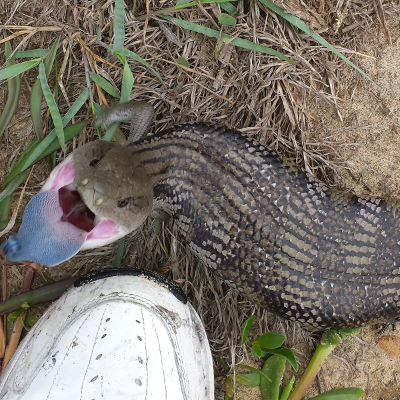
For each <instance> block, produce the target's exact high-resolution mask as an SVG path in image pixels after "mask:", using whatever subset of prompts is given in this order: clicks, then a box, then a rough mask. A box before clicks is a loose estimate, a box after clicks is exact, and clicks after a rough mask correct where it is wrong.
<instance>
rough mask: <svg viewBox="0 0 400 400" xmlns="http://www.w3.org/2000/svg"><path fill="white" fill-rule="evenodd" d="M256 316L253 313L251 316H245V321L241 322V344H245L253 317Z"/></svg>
mask: <svg viewBox="0 0 400 400" xmlns="http://www.w3.org/2000/svg"><path fill="white" fill-rule="evenodd" d="M255 318H256V316H255V315H252V316H251V317H249V318H247V319H246V321H245V322H244V324H243V328H242V341H241V344H245V343H246V342H247V340H248V337H247V336H248V334H249V332H250V329H251V327H252V326H253V322H254V319H255Z"/></svg>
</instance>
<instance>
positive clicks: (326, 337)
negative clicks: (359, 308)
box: [225, 315, 365, 400]
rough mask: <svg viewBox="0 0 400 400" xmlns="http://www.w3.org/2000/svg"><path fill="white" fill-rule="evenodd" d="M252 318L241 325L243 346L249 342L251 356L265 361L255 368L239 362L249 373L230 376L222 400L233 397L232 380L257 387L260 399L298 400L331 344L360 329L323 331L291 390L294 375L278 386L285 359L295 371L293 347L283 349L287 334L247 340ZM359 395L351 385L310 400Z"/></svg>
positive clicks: (349, 398) (341, 399)
mask: <svg viewBox="0 0 400 400" xmlns="http://www.w3.org/2000/svg"><path fill="white" fill-rule="evenodd" d="M254 319H255V316H254V315H252V316H251V317H250V318H248V319H247V320H246V322H245V323H244V324H243V328H242V345H243V344H247V345H250V347H251V349H252V352H251V355H252V356H257V357H258V358H263V359H264V358H265V361H264V364H263V366H262V368H261V369H256V368H253V367H250V366H248V365H240V368H244V369H247V370H249V371H251V373H245V374H244V373H237V374H236V375H229V376H228V377H227V378H226V381H225V400H231V399H233V396H234V393H233V386H234V385H233V380H234V379H235V381H236V382H237V383H239V384H242V385H244V386H246V387H256V386H260V390H261V397H262V399H263V400H300V399H301V398H302V397H303V396H304V394H305V392H306V390H307V389H308V387H309V386H310V384H311V382H312V381H313V380H314V378H315V377H316V375H317V373H318V371H319V368H320V366H321V364H322V363H323V362H324V360H325V358H326V357H327V356H328V355H329V354H330V353H331V351H332V350H333V349H334V347H335V346H337V345H338V344H339V343H340V342H341V341H342V340H343V339H345V338H346V337H347V336H349V335H352V334H356V333H358V332H359V330H358V329H342V330H334V329H331V330H327V331H325V332H324V333H323V335H322V339H321V343H320V344H319V345H318V347H317V349H316V350H315V353H314V355H313V357H312V359H311V361H310V363H309V365H308V367H307V369H306V371H305V372H304V374H303V376H302V377H301V379H300V381H299V383H298V384H297V386H296V387H295V388H294V390H293V391H292V392H291V390H292V387H293V384H294V381H295V378H294V376H293V377H292V378H291V379H290V380H289V382H288V383H287V384H286V386H285V387H284V388H282V387H281V382H282V378H283V373H284V371H285V364H286V362H287V361H288V362H289V363H290V364H291V366H292V368H293V369H294V370H295V371H296V372H297V371H298V364H297V361H296V358H295V356H294V354H293V352H292V350H290V349H285V348H282V345H283V343H284V342H285V340H286V336H285V335H281V334H279V333H273V332H266V333H263V334H262V335H261V336H259V337H258V338H257V339H256V340H254V341H250V340H249V338H248V334H249V332H250V330H251V327H252V325H253V322H254ZM290 392H291V393H290ZM362 396H365V393H364V391H363V390H362V389H359V388H353V387H351V388H344V389H333V390H329V391H328V392H325V393H322V394H320V395H318V396H316V397H313V400H354V399H358V398H360V397H362Z"/></svg>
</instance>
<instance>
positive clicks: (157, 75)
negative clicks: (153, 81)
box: [118, 48, 166, 87]
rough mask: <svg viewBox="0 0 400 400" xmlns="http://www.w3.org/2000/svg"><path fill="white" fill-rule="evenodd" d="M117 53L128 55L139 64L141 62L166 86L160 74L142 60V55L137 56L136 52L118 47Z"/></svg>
mask: <svg viewBox="0 0 400 400" xmlns="http://www.w3.org/2000/svg"><path fill="white" fill-rule="evenodd" d="M118 54H120V55H122V56H125V57H128V58H132V60H135V61H139V62H140V63H141V64H143V65H144V66H145V67H146V68H147V69H148V70H149V71H150V72H151V73H152V74H153V75H154V76H155V77H157V79H158V80H159V81H160V82H161V83H162V84H163V86H164V87H166V85H165V83H164V81H163V80H162V79H161V76H160V75H159V74H158V72H156V71H155V70H154V68H153V67H152V66H151V65H150V64H149V63H148V62H147V61H145V60H143V58H142V57H140V56H138V55H137V54H136V53H134V52H133V51H130V50H128V49H125V48H123V49H120V50H118Z"/></svg>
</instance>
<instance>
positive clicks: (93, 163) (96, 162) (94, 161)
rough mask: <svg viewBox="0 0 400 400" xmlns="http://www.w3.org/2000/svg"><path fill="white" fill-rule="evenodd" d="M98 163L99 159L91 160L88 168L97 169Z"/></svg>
mask: <svg viewBox="0 0 400 400" xmlns="http://www.w3.org/2000/svg"><path fill="white" fill-rule="evenodd" d="M99 163H100V157H95V158H92V159H91V160H90V162H89V166H90V167H97V166H98V165H99Z"/></svg>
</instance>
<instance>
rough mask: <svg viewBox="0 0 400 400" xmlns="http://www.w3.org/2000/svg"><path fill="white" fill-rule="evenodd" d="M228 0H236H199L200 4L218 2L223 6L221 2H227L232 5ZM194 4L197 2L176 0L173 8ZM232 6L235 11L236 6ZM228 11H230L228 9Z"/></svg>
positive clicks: (178, 8) (177, 8)
mask: <svg viewBox="0 0 400 400" xmlns="http://www.w3.org/2000/svg"><path fill="white" fill-rule="evenodd" d="M229 1H237V0H201V1H200V3H201V4H210V3H220V4H221V8H224V7H223V6H222V4H229V5H231V6H232V4H230V3H229ZM195 5H197V2H194V1H191V2H189V3H188V2H187V0H178V1H177V2H176V6H175V7H174V8H173V9H175V10H181V9H182V8H187V7H192V6H195ZM228 7H229V6H228ZM232 7H233V6H232ZM234 8H235V11H236V7H234ZM231 9H232V8H230V10H231ZM226 11H228V10H226ZM228 12H230V11H228Z"/></svg>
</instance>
